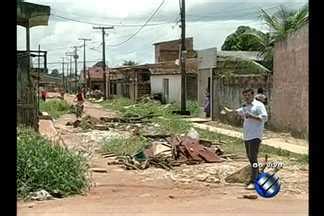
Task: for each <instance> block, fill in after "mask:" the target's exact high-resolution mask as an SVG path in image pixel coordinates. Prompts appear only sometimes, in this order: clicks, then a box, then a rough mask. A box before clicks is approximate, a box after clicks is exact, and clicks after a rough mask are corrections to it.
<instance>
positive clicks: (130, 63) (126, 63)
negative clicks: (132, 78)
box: [123, 60, 138, 66]
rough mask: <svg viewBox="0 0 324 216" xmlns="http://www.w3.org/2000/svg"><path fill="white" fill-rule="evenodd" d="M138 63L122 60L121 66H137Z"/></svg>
mask: <svg viewBox="0 0 324 216" xmlns="http://www.w3.org/2000/svg"><path fill="white" fill-rule="evenodd" d="M137 64H138V63H137V62H135V61H132V60H124V62H123V65H125V66H126V65H127V66H132V65H137Z"/></svg>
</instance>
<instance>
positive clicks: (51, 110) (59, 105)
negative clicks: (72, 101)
mask: <svg viewBox="0 0 324 216" xmlns="http://www.w3.org/2000/svg"><path fill="white" fill-rule="evenodd" d="M39 106H40V111H41V112H47V113H48V114H49V115H50V116H52V117H53V118H59V117H60V116H61V115H63V114H66V113H69V112H70V105H69V104H68V103H67V102H66V101H65V100H60V99H52V100H47V101H46V102H44V101H40V104H39Z"/></svg>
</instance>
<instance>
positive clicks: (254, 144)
mask: <svg viewBox="0 0 324 216" xmlns="http://www.w3.org/2000/svg"><path fill="white" fill-rule="evenodd" d="M260 143H261V140H260V139H259V138H255V139H251V140H245V141H244V144H245V150H246V154H247V157H248V159H249V161H250V164H251V168H252V179H251V182H252V183H254V180H255V178H256V177H257V175H258V174H259V166H258V153H259V146H260ZM253 164H256V165H257V166H256V165H255V167H253Z"/></svg>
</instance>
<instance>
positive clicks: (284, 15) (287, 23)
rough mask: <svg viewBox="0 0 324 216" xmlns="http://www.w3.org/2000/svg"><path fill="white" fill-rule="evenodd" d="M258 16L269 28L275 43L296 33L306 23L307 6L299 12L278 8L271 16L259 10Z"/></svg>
mask: <svg viewBox="0 0 324 216" xmlns="http://www.w3.org/2000/svg"><path fill="white" fill-rule="evenodd" d="M259 16H260V18H261V19H263V20H264V21H265V24H266V25H267V26H268V27H269V29H270V34H271V37H273V39H274V41H275V42H276V41H279V40H282V39H285V38H286V37H287V36H288V34H289V33H291V32H295V31H297V30H298V29H299V28H301V27H302V26H303V25H305V24H306V23H308V20H309V19H308V4H306V5H304V6H303V7H302V8H300V9H299V10H289V9H287V8H285V7H280V8H279V10H278V11H277V12H275V13H274V14H273V15H270V14H268V13H267V12H266V11H265V10H263V9H261V11H260V15H259Z"/></svg>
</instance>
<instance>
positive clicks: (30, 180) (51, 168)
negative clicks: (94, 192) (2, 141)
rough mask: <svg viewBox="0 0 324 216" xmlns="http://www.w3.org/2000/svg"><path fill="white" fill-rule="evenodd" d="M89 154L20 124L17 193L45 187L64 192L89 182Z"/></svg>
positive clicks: (78, 190) (21, 195)
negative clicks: (85, 156) (87, 162)
mask: <svg viewBox="0 0 324 216" xmlns="http://www.w3.org/2000/svg"><path fill="white" fill-rule="evenodd" d="M87 170H88V167H87V164H86V160H85V158H83V157H82V156H80V155H78V154H76V153H74V152H71V151H68V150H66V149H64V148H63V147H61V146H59V145H55V144H52V143H50V142H49V141H48V140H47V139H45V138H43V137H41V136H40V135H39V134H37V133H36V132H34V131H33V130H32V129H29V128H22V127H18V128H17V176H16V181H17V182H16V183H17V196H18V197H19V198H26V196H27V195H28V194H29V193H30V192H35V191H38V190H41V189H44V190H46V191H48V192H49V193H53V192H55V193H57V192H59V193H61V194H62V195H63V196H65V195H70V194H78V193H82V192H83V191H84V189H85V188H86V187H87V186H88V183H89V182H88V178H87Z"/></svg>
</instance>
